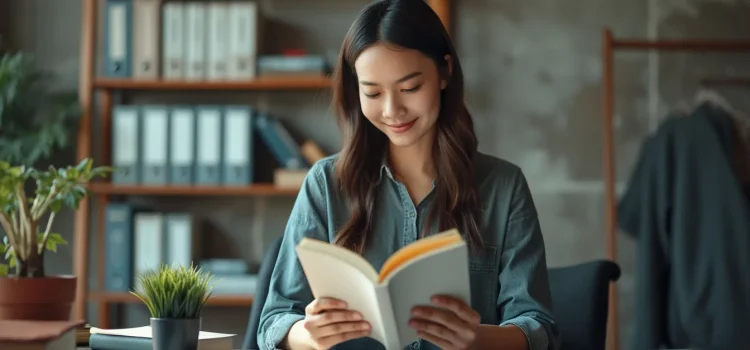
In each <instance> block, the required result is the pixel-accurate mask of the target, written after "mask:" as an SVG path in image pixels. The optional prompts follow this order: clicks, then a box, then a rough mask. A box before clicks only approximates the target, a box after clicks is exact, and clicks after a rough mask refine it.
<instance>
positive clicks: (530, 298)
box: [258, 0, 558, 350]
mask: <svg viewBox="0 0 750 350" xmlns="http://www.w3.org/2000/svg"><path fill="white" fill-rule="evenodd" d="M333 90H334V98H333V106H334V107H335V110H336V111H337V114H338V117H339V124H340V126H341V127H342V129H343V130H344V139H345V142H344V146H343V149H342V150H341V152H340V153H339V154H337V155H333V156H330V157H328V158H326V159H323V160H321V161H319V162H317V163H316V164H314V165H313V166H312V168H311V169H310V171H309V173H308V175H307V178H306V179H305V182H304V185H303V187H302V189H301V191H300V193H299V196H298V198H297V201H296V203H295V205H294V208H293V209H292V212H291V215H290V218H289V222H288V225H287V228H286V231H285V233H284V239H283V243H282V247H281V251H280V253H279V256H278V261H277V263H276V266H275V268H274V271H273V276H272V278H271V285H270V288H269V294H268V297H267V298H268V299H267V301H266V304H265V305H264V308H263V312H262V315H261V321H260V325H259V327H260V329H259V334H258V339H259V343H260V345H261V349H273V348H284V349H328V348H333V347H335V348H336V349H381V348H382V345H380V344H379V343H377V342H376V341H374V340H373V339H371V338H368V337H366V336H367V335H368V334H369V330H370V325H369V324H368V323H367V322H366V321H363V320H361V315H359V314H358V313H357V312H355V311H351V310H348V309H347V308H346V305H345V303H343V302H341V301H338V300H331V299H325V298H323V299H318V300H313V299H314V297H313V295H312V293H311V291H310V288H309V285H308V284H307V282H306V280H305V275H304V272H303V270H302V268H301V266H300V264H299V262H298V260H297V256H296V254H295V247H296V245H297V243H298V242H299V241H300V239H301V238H302V237H312V238H316V239H321V240H326V241H330V242H332V243H334V244H339V245H341V246H344V247H348V248H350V249H352V250H353V251H356V252H358V253H360V254H362V255H363V256H364V257H365V258H366V259H367V260H368V261H369V262H370V263H371V264H372V265H373V266H374V267H375V268H376V269H379V268H380V267H381V266H382V264H383V262H384V261H385V259H386V258H387V257H388V256H390V255H391V254H392V253H393V252H395V251H396V250H397V249H398V248H400V247H402V246H404V245H406V244H409V243H411V242H413V241H414V240H416V239H418V238H419V237H422V236H424V235H428V234H432V233H436V232H439V231H442V230H445V229H449V228H454V227H456V228H458V230H459V231H460V232H461V233H462V234H463V235H464V237H465V240H466V241H467V243H468V245H469V247H470V249H471V252H472V256H471V263H470V266H471V271H470V279H471V293H472V295H471V301H472V304H471V305H466V304H465V303H463V302H461V301H460V300H455V299H451V298H448V297H440V296H436V298H435V300H433V303H434V304H433V305H425V306H424V307H421V308H415V309H414V310H412V315H413V319H412V320H411V326H412V327H413V328H414V329H415V330H417V332H418V334H419V335H420V338H421V339H422V341H420V342H418V343H415V344H412V345H411V346H410V347H411V348H426V349H434V348H441V349H505V350H521V349H531V350H551V349H556V348H557V344H558V333H557V328H556V325H555V323H554V321H553V320H552V317H551V310H550V304H551V302H550V291H549V286H548V281H547V272H546V262H545V256H544V255H545V251H544V242H543V240H542V233H541V231H540V228H539V223H538V220H537V213H536V209H535V207H534V203H533V200H532V198H531V195H530V192H529V188H528V186H527V183H526V180H525V178H524V176H523V174H522V172H521V170H520V169H519V168H518V167H516V166H514V165H512V164H510V163H508V162H506V161H503V160H500V159H497V158H494V157H491V156H489V155H485V154H482V153H479V152H478V151H477V140H476V137H475V135H474V130H473V123H472V120H471V116H470V115H469V112H468V111H467V109H466V106H465V105H464V96H463V74H462V72H461V65H460V64H459V61H458V56H457V55H456V52H455V50H454V48H453V45H452V44H451V41H450V38H449V36H448V33H447V32H446V30H445V28H444V27H443V25H442V23H441V22H440V19H439V18H438V17H437V15H436V14H435V13H434V12H433V11H432V9H431V8H430V7H429V6H428V5H426V4H425V3H424V1H422V0H393V1H380V2H376V3H373V4H371V5H369V6H368V7H366V8H365V9H364V10H363V11H362V12H361V13H360V14H359V16H358V17H357V19H356V20H355V21H354V24H353V25H352V26H351V28H350V29H349V32H348V33H347V35H346V38H345V40H344V43H343V46H342V49H341V53H340V55H339V58H338V63H337V65H336V73H335V85H334V89H333ZM438 306H439V307H440V308H438Z"/></svg>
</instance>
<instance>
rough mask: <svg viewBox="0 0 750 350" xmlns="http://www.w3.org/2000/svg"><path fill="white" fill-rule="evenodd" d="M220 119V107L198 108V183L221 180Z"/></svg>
mask: <svg viewBox="0 0 750 350" xmlns="http://www.w3.org/2000/svg"><path fill="white" fill-rule="evenodd" d="M221 119H222V113H221V108H220V107H210V106H202V107H199V108H198V127H197V131H198V139H197V140H196V141H198V149H197V157H196V172H197V174H196V182H197V183H198V184H199V185H218V184H219V183H220V182H221V158H222V157H221V131H222V130H221V124H222V123H221Z"/></svg>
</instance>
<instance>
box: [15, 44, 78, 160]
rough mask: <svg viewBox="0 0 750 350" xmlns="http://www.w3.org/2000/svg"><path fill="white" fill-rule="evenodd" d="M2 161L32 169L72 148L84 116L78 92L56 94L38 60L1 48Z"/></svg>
mask: <svg viewBox="0 0 750 350" xmlns="http://www.w3.org/2000/svg"><path fill="white" fill-rule="evenodd" d="M0 55H1V56H0V160H2V161H6V162H8V163H11V164H21V165H26V166H31V165H33V164H35V163H36V162H37V161H38V160H40V159H42V158H44V157H48V156H49V155H50V154H51V153H52V151H55V150H58V149H61V148H64V147H66V146H68V144H69V142H70V140H69V138H70V135H71V134H72V133H71V131H72V130H73V126H74V125H75V123H74V122H75V121H76V120H77V119H78V117H79V115H80V108H79V104H78V102H77V96H76V94H75V93H57V92H52V90H51V87H52V86H53V78H54V77H53V75H52V74H51V73H48V72H45V71H42V70H40V69H38V68H37V65H36V60H35V58H34V57H33V56H32V55H30V54H28V53H24V52H10V51H3V50H2V47H0Z"/></svg>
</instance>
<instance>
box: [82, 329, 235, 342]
mask: <svg viewBox="0 0 750 350" xmlns="http://www.w3.org/2000/svg"><path fill="white" fill-rule="evenodd" d="M89 333H91V334H106V335H119V336H122V337H137V338H151V326H142V327H133V328H115V329H103V328H97V327H91V329H89ZM235 335H236V334H225V333H215V332H206V331H200V333H198V339H200V340H208V339H220V338H230V337H234V336H235Z"/></svg>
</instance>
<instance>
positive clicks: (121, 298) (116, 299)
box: [89, 292, 254, 307]
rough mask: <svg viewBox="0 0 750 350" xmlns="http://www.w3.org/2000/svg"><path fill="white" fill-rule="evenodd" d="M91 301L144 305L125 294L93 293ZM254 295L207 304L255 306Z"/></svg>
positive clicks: (213, 299) (222, 298)
mask: <svg viewBox="0 0 750 350" xmlns="http://www.w3.org/2000/svg"><path fill="white" fill-rule="evenodd" d="M89 299H90V300H93V301H99V302H105V303H123V304H139V303H142V302H141V301H140V300H139V299H138V298H136V297H135V296H134V295H132V294H130V293H124V292H98V293H91V294H90V296H89ZM253 300H254V298H253V296H252V295H241V294H240V295H221V294H219V295H216V294H214V295H212V296H211V298H210V299H208V302H207V303H206V304H208V305H214V306H247V307H249V306H252V305H253Z"/></svg>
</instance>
